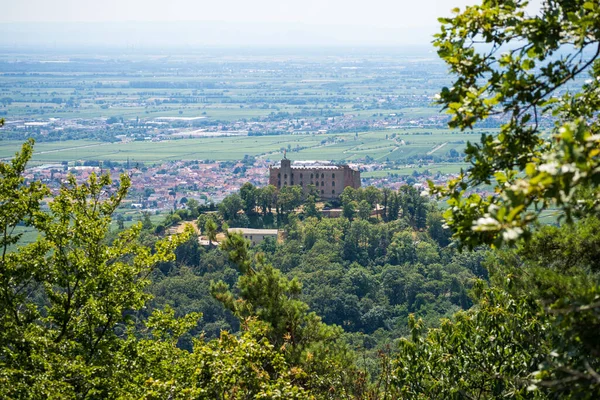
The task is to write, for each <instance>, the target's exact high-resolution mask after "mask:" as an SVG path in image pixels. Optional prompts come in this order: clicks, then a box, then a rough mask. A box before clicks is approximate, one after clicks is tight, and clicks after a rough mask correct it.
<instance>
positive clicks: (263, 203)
mask: <svg viewBox="0 0 600 400" xmlns="http://www.w3.org/2000/svg"><path fill="white" fill-rule="evenodd" d="M259 190H260V191H259V194H258V201H259V204H260V208H261V210H262V214H263V215H267V211H268V212H269V213H271V212H272V207H273V205H274V204H275V203H277V200H276V198H277V188H276V187H275V186H273V185H267V186H265V187H264V188H261V189H259Z"/></svg>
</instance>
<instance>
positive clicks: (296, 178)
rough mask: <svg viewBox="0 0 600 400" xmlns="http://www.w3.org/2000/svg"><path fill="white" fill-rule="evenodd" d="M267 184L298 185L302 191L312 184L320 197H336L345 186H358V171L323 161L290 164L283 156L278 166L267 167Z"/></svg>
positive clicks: (305, 190) (279, 185) (280, 186)
mask: <svg viewBox="0 0 600 400" xmlns="http://www.w3.org/2000/svg"><path fill="white" fill-rule="evenodd" d="M269 184H270V185H273V186H275V187H276V188H277V189H281V188H282V187H284V186H291V185H298V186H301V187H302V190H303V191H304V192H307V191H308V185H314V187H315V188H316V190H317V192H318V193H319V195H320V197H321V199H337V198H338V197H339V196H340V194H342V191H343V190H344V188H345V187H347V186H350V187H353V188H355V189H358V188H359V187H360V171H359V170H357V169H353V168H351V167H350V166H348V165H334V164H331V163H328V162H323V161H296V162H294V165H293V166H292V163H291V161H290V160H288V159H287V158H285V156H284V158H283V159H282V160H281V165H280V166H279V167H276V166H270V167H269Z"/></svg>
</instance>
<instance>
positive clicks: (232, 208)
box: [219, 193, 244, 221]
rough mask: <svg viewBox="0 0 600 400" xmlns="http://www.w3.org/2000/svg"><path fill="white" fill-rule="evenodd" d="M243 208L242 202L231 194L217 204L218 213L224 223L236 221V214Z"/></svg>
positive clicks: (237, 196)
mask: <svg viewBox="0 0 600 400" xmlns="http://www.w3.org/2000/svg"><path fill="white" fill-rule="evenodd" d="M243 208H244V201H243V200H242V198H241V197H240V195H238V194H237V193H234V194H231V195H229V196H227V197H225V198H224V199H223V201H222V202H221V203H220V204H219V212H220V213H221V215H222V216H223V219H224V220H226V221H235V220H237V219H238V213H239V212H240V211H242V209H243Z"/></svg>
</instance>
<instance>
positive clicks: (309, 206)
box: [304, 195, 321, 219]
mask: <svg viewBox="0 0 600 400" xmlns="http://www.w3.org/2000/svg"><path fill="white" fill-rule="evenodd" d="M304 215H305V216H306V217H307V218H309V217H315V218H318V219H321V213H320V212H319V210H317V206H316V202H315V196H312V195H309V196H308V197H307V198H306V201H305V202H304Z"/></svg>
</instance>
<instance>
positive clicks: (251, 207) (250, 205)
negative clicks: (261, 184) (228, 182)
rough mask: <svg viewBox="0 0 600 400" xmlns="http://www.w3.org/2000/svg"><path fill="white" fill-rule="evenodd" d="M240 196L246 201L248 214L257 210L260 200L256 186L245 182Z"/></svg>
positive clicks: (245, 206)
mask: <svg viewBox="0 0 600 400" xmlns="http://www.w3.org/2000/svg"><path fill="white" fill-rule="evenodd" d="M240 197H241V198H242V200H243V201H244V212H245V213H246V215H252V214H254V213H255V212H256V211H255V208H256V203H257V200H258V199H257V198H258V193H257V191H256V187H254V185H253V184H251V183H250V182H246V183H244V184H243V185H242V187H241V188H240Z"/></svg>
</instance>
